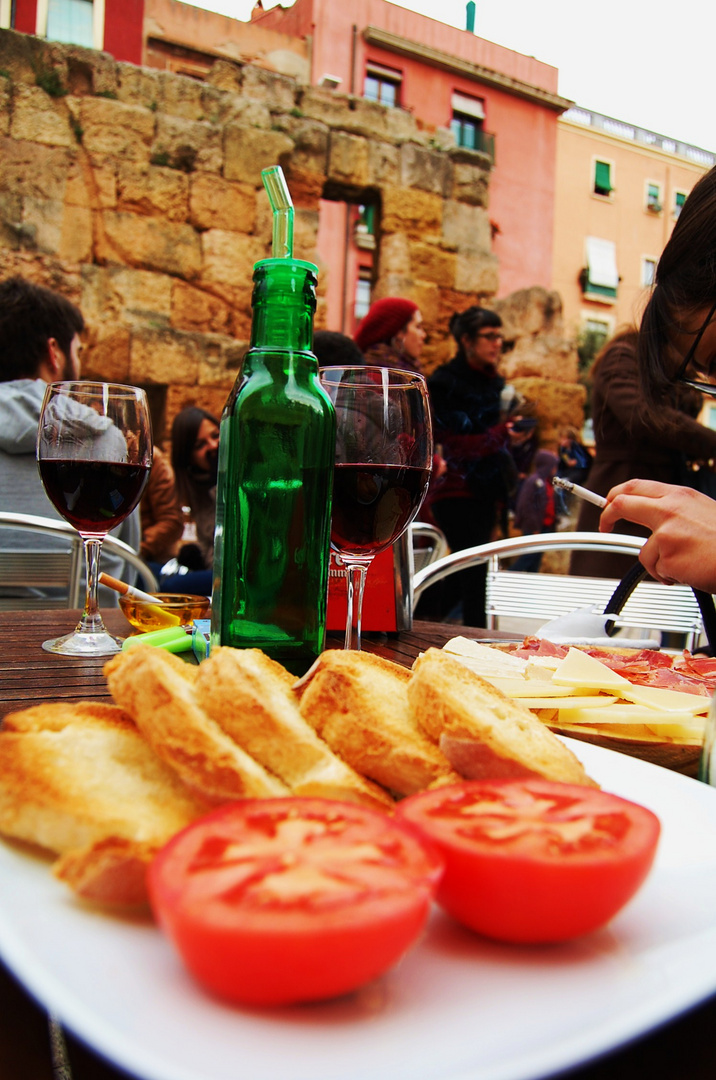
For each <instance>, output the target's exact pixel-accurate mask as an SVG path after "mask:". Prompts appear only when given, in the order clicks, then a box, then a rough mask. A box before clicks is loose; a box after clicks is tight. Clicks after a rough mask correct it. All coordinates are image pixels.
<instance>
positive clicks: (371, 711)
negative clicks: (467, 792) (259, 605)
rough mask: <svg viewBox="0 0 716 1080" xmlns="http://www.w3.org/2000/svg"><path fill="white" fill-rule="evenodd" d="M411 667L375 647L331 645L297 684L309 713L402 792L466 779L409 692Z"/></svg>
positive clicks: (352, 757)
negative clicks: (424, 724)
mask: <svg viewBox="0 0 716 1080" xmlns="http://www.w3.org/2000/svg"><path fill="white" fill-rule="evenodd" d="M410 681H411V673H410V671H409V670H408V669H407V668H403V667H401V666H400V665H398V664H393V663H391V661H389V660H385V659H383V657H381V656H376V655H374V654H373V653H365V652H356V651H350V650H339V649H329V650H327V651H326V652H324V653H322V654H321V656H320V657H319V658H318V660H317V661H316V662H315V664H314V665H313V667H312V668H311V669H310V671H309V672H308V673H307V674H306V675H305V676H304V678H303V679H301V680H300V682H299V683H297V684H296V687H295V692H296V694H297V695H298V697H299V700H300V709H301V713H302V715H303V716H304V717H305V719H306V720H307V721H308V723H309V724H311V726H312V727H313V728H315V730H316V731H317V732H318V734H319V735H320V736H321V738H323V739H325V741H326V742H327V743H328V745H329V746H330V747H331V748H332V749H333V750H334V751H335V753H336V754H338V755H339V756H340V757H342V758H343V759H344V760H345V761H347V762H348V763H349V765H351V766H352V767H353V768H354V769H355V770H356V771H357V772H359V773H362V774H363V775H364V776H368V777H370V779H371V780H374V781H375V782H376V783H378V784H381V785H382V786H383V787H386V788H388V789H389V790H391V791H394V792H396V793H397V794H399V795H411V794H413V792H416V791H422V790H423V789H424V788H427V787H429V786H430V785H431V784H434V783H436V782H438V783H439V782H443V783H452V782H455V783H456V782H457V781H459V780H460V777H459V776H458V774H457V773H456V772H455V771H454V770H453V769H452V767H451V766H450V763H449V762H448V760H447V758H446V757H445V755H444V754H443V753H442V751H441V750H440V748H439V747H438V745H437V741H436V740H435V739H433V738H432V737H429V736H428V734H426V733H425V732H424V731H422V730H421V729H420V728H419V727H418V725H417V723H416V721H415V718H414V716H413V713H412V711H411V708H410V703H409V700H408V686H409V684H410Z"/></svg>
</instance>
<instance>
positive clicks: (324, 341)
mask: <svg viewBox="0 0 716 1080" xmlns="http://www.w3.org/2000/svg"><path fill="white" fill-rule="evenodd" d="M313 352H314V353H315V355H316V358H317V360H318V366H319V367H330V366H331V365H338V366H341V367H361V366H362V365H363V364H364V363H365V359H364V357H363V353H362V352H361V351H360V349H359V348H358V346H357V345H356V343H355V341H354V340H353V338H350V337H348V335H347V334H341V333H339V331H338V330H316V331H315V333H314V335H313Z"/></svg>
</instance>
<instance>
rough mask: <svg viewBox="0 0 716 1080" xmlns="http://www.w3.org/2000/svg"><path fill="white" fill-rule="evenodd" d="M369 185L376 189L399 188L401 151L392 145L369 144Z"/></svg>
mask: <svg viewBox="0 0 716 1080" xmlns="http://www.w3.org/2000/svg"><path fill="white" fill-rule="evenodd" d="M368 173H369V177H370V179H369V183H370V184H371V186H374V187H381V188H382V187H399V185H400V150H399V149H398V147H397V146H391V145H390V143H386V142H378V141H377V140H370V141H369V142H368Z"/></svg>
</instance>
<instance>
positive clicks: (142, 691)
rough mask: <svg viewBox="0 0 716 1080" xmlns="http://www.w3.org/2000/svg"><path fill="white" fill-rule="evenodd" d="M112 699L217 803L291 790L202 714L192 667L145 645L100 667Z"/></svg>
mask: <svg viewBox="0 0 716 1080" xmlns="http://www.w3.org/2000/svg"><path fill="white" fill-rule="evenodd" d="M104 672H105V674H106V676H107V683H108V685H109V689H110V692H111V694H112V697H113V698H114V700H115V701H116V702H117V704H118V705H120V706H121V707H122V708H123V709H125V710H126V711H127V712H128V713H129V715H130V716H131V717H132V719H133V720H134V722H135V723H136V725H137V727H138V728H139V730H140V731H141V732H142V734H143V735H144V736H145V738H146V739H147V740H148V742H149V743H151V745H152V746H153V748H154V750H155V751H156V753H157V754H158V755H159V757H160V758H161V759H162V760H163V761H165V762H166V763H167V765H169V766H171V768H173V769H174V770H175V771H176V773H177V775H178V776H179V777H181V779H182V780H183V781H184V783H185V784H187V785H188V786H189V787H190V788H192V789H194V790H195V791H197V792H198V793H199V794H201V795H202V796H203V797H204V798H207V799H212V800H215V801H218V802H221V801H226V800H230V799H240V798H266V797H272V796H279V795H288V794H290V792H289V789H288V787H287V786H286V784H284V783H283V782H282V781H281V780H279V779H278V777H277V776H274V775H273V774H271V773H269V772H268V771H267V770H266V769H264V768H263V766H262V765H259V763H258V762H257V761H254V759H253V758H252V757H251V756H250V755H249V754H247V753H246V751H245V750H242V749H241V747H240V746H237V744H236V743H235V742H234V741H233V739H231V738H230V737H229V736H228V735H227V734H226V733H225V732H224V731H223V730H222V728H220V727H219V725H218V724H217V723H216V722H215V721H214V720H212V719H211V718H210V717H209V716H207V714H206V712H205V711H204V709H203V708H201V706H200V704H199V701H198V698H197V696H196V694H195V690H194V687H195V679H196V673H197V669H196V668H192V667H190V666H189V665H188V664H185V663H184V661H183V660H180V659H179V658H178V657H176V656H173V655H172V654H171V653H168V652H166V651H165V650H164V649H155V648H152V647H151V646H149V645H147V646H144V645H135V646H134V647H133V648H132V649H129V650H128V651H127V652H122V653H118V654H117V655H116V656H113V657H112V659H111V660H110V661H108V663H106V664H105V666H104Z"/></svg>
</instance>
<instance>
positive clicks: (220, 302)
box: [171, 281, 232, 334]
mask: <svg viewBox="0 0 716 1080" xmlns="http://www.w3.org/2000/svg"><path fill="white" fill-rule="evenodd" d="M171 325H172V327H173V328H174V329H176V330H188V331H191V332H192V333H201V334H206V333H214V334H228V333H230V332H231V327H232V312H231V307H230V306H229V304H227V303H226V301H225V300H224V299H223V298H222V297H220V296H216V295H214V294H213V293H212V292H211V291H210V289H209V287H208V286H204V287H198V286H194V285H188V284H187V283H186V282H185V281H175V282H174V283H173V285H172V314H171Z"/></svg>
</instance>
